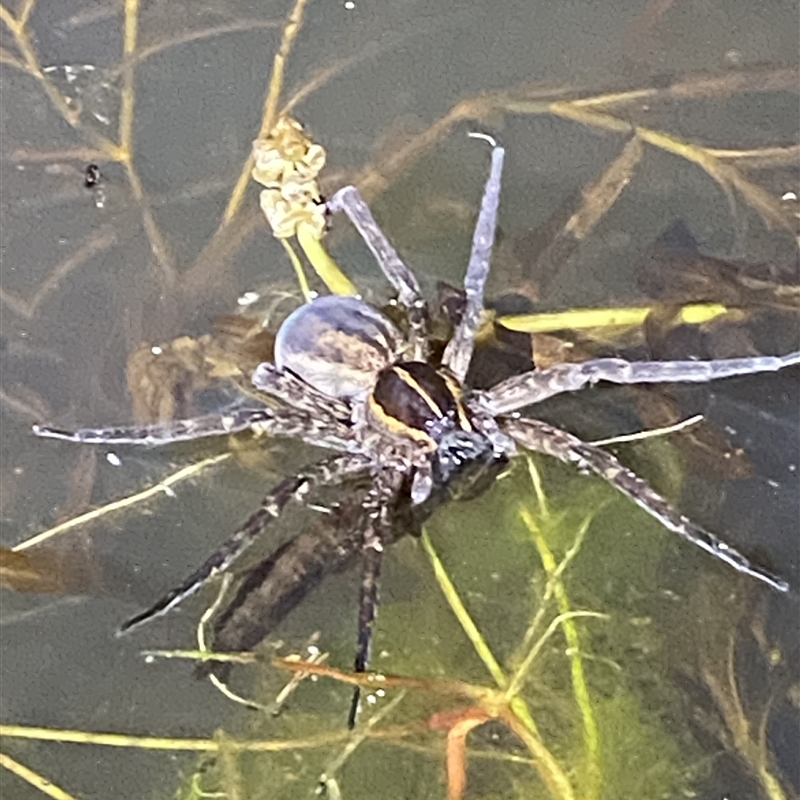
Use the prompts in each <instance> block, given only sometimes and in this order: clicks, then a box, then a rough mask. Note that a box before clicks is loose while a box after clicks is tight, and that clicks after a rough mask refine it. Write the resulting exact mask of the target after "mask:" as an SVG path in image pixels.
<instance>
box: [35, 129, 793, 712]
mask: <svg viewBox="0 0 800 800" xmlns="http://www.w3.org/2000/svg"><path fill="white" fill-rule="evenodd" d="M486 138H488V137H486ZM490 141H491V140H490ZM491 144H492V166H491V173H490V176H489V179H488V181H487V183H486V188H485V191H484V196H483V200H482V203H481V210H480V215H479V218H478V222H477V225H476V227H475V233H474V236H473V243H472V253H471V256H470V260H469V264H468V266H467V272H466V277H465V279H464V295H465V302H464V303H463V306H462V307H460V308H459V310H458V312H457V314H458V315H459V317H458V318H457V319H456V320H454V322H455V331H454V333H453V336H452V338H451V339H450V341H449V343H448V344H447V346H446V348H445V349H444V353H443V354H442V356H441V358H440V359H434V357H433V356H432V355H431V341H430V335H429V323H430V316H429V313H428V307H427V304H426V302H425V300H424V299H423V298H422V296H421V294H420V287H419V284H418V283H417V279H416V278H415V277H414V275H413V273H412V272H411V271H410V270H409V269H408V268H407V267H406V266H405V264H403V262H402V261H401V260H400V258H399V257H398V255H397V253H396V252H395V250H394V248H393V247H392V246H391V244H389V242H388V240H387V239H386V237H385V236H384V235H383V233H382V232H381V230H380V229H379V228H378V225H377V224H376V222H375V220H374V219H373V217H372V214H371V212H370V210H369V208H368V207H367V205H366V203H365V202H364V201H363V199H362V198H361V196H360V195H359V193H358V191H357V190H356V189H355V188H354V187H352V186H347V187H345V188H344V189H341V190H340V191H338V192H337V193H336V194H335V195H334V196H333V197H332V198H331V200H330V201H329V202H328V209H329V210H330V211H332V212H336V211H340V210H341V211H344V212H345V214H347V216H348V217H349V218H350V220H351V221H352V223H353V224H354V225H355V227H356V228H357V229H358V231H359V233H360V234H361V236H362V237H363V238H364V240H365V241H366V243H367V244H368V246H369V247H370V249H371V250H372V252H373V254H374V256H375V258H376V260H377V261H378V263H379V265H380V267H381V269H382V270H383V272H384V274H385V275H386V277H387V278H388V280H389V281H390V283H391V284H392V286H394V288H395V290H396V291H397V302H398V304H399V305H400V306H401V307H402V308H403V309H405V312H406V315H407V316H406V319H407V324H406V331H405V333H404V332H402V331H401V330H400V329H399V328H398V327H397V326H396V325H395V324H394V323H393V322H391V321H390V320H389V319H387V318H386V317H385V316H384V315H383V314H382V313H380V312H379V311H378V310H376V309H375V308H373V307H372V306H370V305H368V304H366V303H364V302H363V301H361V300H360V299H358V298H356V297H338V296H329V297H320V298H318V299H316V300H314V301H313V302H311V303H308V304H307V305H304V306H302V307H300V308H298V309H297V310H296V311H294V312H293V313H292V314H291V315H290V316H289V317H288V318H287V319H286V321H285V322H284V323H283V325H282V326H281V328H280V330H279V331H278V334H277V337H276V341H275V363H274V364H271V363H262V364H259V366H258V367H257V368H256V370H255V371H254V372H253V375H252V383H253V385H254V386H255V388H256V389H258V390H259V391H260V392H262V393H263V395H264V399H265V404H262V405H259V406H257V407H255V406H254V405H253V404H252V403H251V405H250V407H246V408H238V409H237V410H235V411H232V412H231V413H227V414H212V415H206V416H203V417H199V418H196V419H189V420H177V421H172V422H165V423H161V424H157V425H151V426H147V427H141V428H129V427H124V428H101V429H91V428H87V429H82V430H78V431H75V432H65V431H60V430H56V429H54V428H46V427H39V426H37V427H35V428H34V430H35V432H36V433H37V434H38V435H40V436H49V437H53V438H58V439H66V440H68V441H73V442H84V443H92V444H103V443H113V444H148V445H161V444H167V443H170V442H177V441H183V440H188V439H196V438H199V437H202V436H214V435H223V434H230V433H236V432H239V431H244V430H251V431H255V432H258V433H263V434H267V435H269V436H285V437H293V438H297V439H302V440H303V441H305V442H308V443H310V444H313V445H317V446H320V447H324V448H327V449H329V450H332V451H333V455H331V456H330V457H328V458H325V459H323V460H321V461H319V462H317V463H315V464H311V465H309V466H308V467H306V468H305V469H303V470H302V471H301V472H300V473H299V474H297V475H292V476H289V477H287V478H284V479H283V480H282V481H281V482H280V483H278V485H277V486H275V487H274V488H273V489H272V490H271V491H270V492H269V493H268V494H267V496H266V497H265V498H264V500H263V501H262V503H261V506H260V507H259V509H258V510H257V511H256V512H255V513H254V514H253V515H252V516H250V518H249V519H247V520H246V521H245V523H244V524H243V525H242V527H241V528H239V530H237V531H236V532H235V533H234V534H233V535H232V536H231V537H230V538H229V539H228V540H227V541H226V542H225V543H224V544H223V545H222V546H221V547H220V548H219V550H217V552H216V553H214V554H213V555H212V556H211V557H209V558H208V559H207V560H206V561H205V562H204V563H203V564H202V565H201V566H200V567H199V568H198V569H197V570H196V571H195V572H194V573H192V574H191V575H190V576H189V577H188V578H187V579H186V580H185V581H184V582H183V583H182V584H181V585H180V586H178V587H177V588H175V589H172V590H171V591H170V592H168V593H167V594H166V595H164V597H162V598H161V599H160V600H158V601H157V602H156V603H154V604H153V605H152V606H151V607H150V608H149V609H147V610H146V611H143V612H142V613H140V614H138V615H137V616H135V617H133V618H132V619H130V620H129V621H128V622H126V623H125V624H124V625H123V626H122V628H121V632H124V631H129V630H131V629H132V628H134V627H136V626H138V625H140V624H142V623H144V622H146V621H147V620H150V619H152V618H153V617H156V616H159V615H161V614H164V613H166V612H167V611H169V610H170V609H171V608H174V607H175V606H176V605H178V603H180V602H181V601H182V600H184V599H185V598H186V597H188V596H189V595H191V594H193V593H194V592H196V591H197V590H198V589H199V588H200V587H201V586H202V585H203V584H204V583H205V582H206V581H207V580H208V579H209V578H210V577H212V576H214V575H216V574H218V573H220V572H222V571H224V570H227V569H228V568H229V567H230V566H231V565H232V564H233V563H234V562H235V561H236V560H237V559H238V558H239V557H240V556H241V555H242V553H243V552H244V551H245V550H246V549H247V548H249V547H250V545H251V544H252V543H253V542H254V541H255V540H256V538H257V537H258V536H259V535H260V534H261V533H262V531H263V530H264V529H265V527H267V526H268V525H269V523H270V522H272V521H273V520H274V519H275V518H277V517H278V516H279V515H280V514H281V512H282V511H283V509H284V508H285V507H286V506H287V504H288V503H290V502H291V501H297V502H303V501H306V500H307V499H308V498H309V496H310V495H311V493H312V492H313V491H314V490H315V489H319V488H320V487H325V486H345V487H346V492H345V491H344V490H342V491H341V494H342V497H343V499H342V501H341V503H340V504H339V506H338V507H336V508H334V509H333V510H332V515H331V519H330V523H331V524H330V525H315V526H313V527H312V528H310V529H308V530H306V531H304V532H302V533H300V534H299V535H298V536H297V537H295V538H294V539H293V540H291V541H289V542H287V543H286V544H284V545H282V546H281V547H280V548H279V549H278V550H276V551H275V552H274V553H273V554H272V555H271V556H270V557H269V558H268V559H267V560H266V561H264V562H262V563H261V564H260V565H258V566H257V567H256V568H255V569H254V570H253V571H252V572H251V573H250V574H249V575H248V576H247V577H246V578H245V580H244V583H243V585H242V586H241V588H240V589H239V592H238V593H237V595H236V597H235V598H234V600H233V602H232V603H231V604H230V605H229V606H228V608H227V609H226V610H224V611H223V612H222V613H221V614H220V615H219V616H218V617H217V619H216V621H215V623H214V647H215V649H216V650H218V651H233V650H240V649H248V648H252V647H254V646H255V645H256V644H257V643H258V642H259V641H260V640H261V639H262V638H263V637H264V636H265V635H266V634H267V633H268V632H269V631H270V630H271V629H272V628H273V627H274V626H275V625H276V624H277V623H278V622H280V620H281V619H282V618H283V617H284V616H285V615H286V614H287V613H288V612H289V611H290V610H291V609H292V608H293V607H294V606H296V605H297V603H298V602H300V601H301V600H302V598H303V597H304V596H305V595H306V594H307V592H308V591H310V589H312V588H313V587H314V586H315V585H316V584H318V583H319V582H320V581H321V580H322V579H323V578H324V577H325V576H326V575H327V574H330V573H331V572H334V571H337V570H340V569H344V568H345V567H346V566H348V565H349V564H350V563H352V561H353V558H354V556H355V555H357V554H358V553H361V554H362V557H363V565H364V567H363V569H364V572H363V581H362V586H361V597H360V602H359V614H358V646H357V651H356V659H355V669H356V670H357V671H364V670H365V669H366V667H367V663H368V656H369V646H370V639H371V631H372V623H373V620H374V618H375V610H376V605H377V598H378V588H377V583H378V575H379V572H380V565H381V558H382V554H383V551H384V549H385V547H386V546H387V545H388V544H390V543H391V542H392V541H394V540H395V539H396V538H398V537H399V536H401V535H402V534H403V533H405V532H409V531H411V532H413V531H414V530H415V529H416V528H417V527H418V525H419V523H420V522H421V521H422V520H424V519H425V517H426V516H427V515H429V514H430V512H431V511H432V510H433V509H434V508H435V507H436V506H438V505H440V504H441V503H443V502H446V501H448V500H450V499H459V498H463V497H472V496H475V495H476V494H478V493H480V492H481V491H482V490H483V489H484V488H485V487H486V486H487V485H488V484H490V483H491V481H492V480H493V479H494V477H495V476H496V475H497V473H498V472H499V471H500V470H501V469H502V468H503V467H504V466H505V465H506V463H507V462H508V459H510V458H513V457H514V456H515V454H516V453H517V452H518V448H519V447H522V448H526V449H528V450H533V451H537V452H540V453H545V454H547V455H550V456H553V457H554V458H557V459H559V460H561V461H564V462H566V463H569V464H573V465H575V466H576V467H577V468H578V469H580V470H581V471H584V472H594V473H596V474H598V475H600V476H601V477H603V478H604V479H605V480H607V481H608V482H609V483H610V484H611V485H612V486H614V487H615V488H616V489H618V490H619V491H621V492H622V493H624V494H625V495H627V496H628V497H630V498H631V499H632V500H633V501H634V502H636V503H637V504H638V505H639V506H641V507H642V508H643V509H644V510H645V511H646V512H647V513H649V514H651V515H652V516H653V517H655V518H656V519H657V520H659V521H660V522H661V523H662V524H663V525H664V526H665V527H667V528H668V529H669V530H671V531H673V532H674V533H676V534H678V535H679V536H681V537H682V538H684V539H685V540H686V541H687V542H689V543H691V544H693V545H695V546H697V547H701V548H702V549H703V550H705V551H706V552H708V553H710V554H711V555H713V556H714V557H716V558H718V559H721V560H723V561H725V562H726V563H727V564H729V565H730V566H732V567H733V568H734V569H736V570H738V571H739V572H742V573H745V574H747V575H750V576H752V577H753V578H756V579H758V580H760V581H763V582H764V583H766V584H767V585H769V586H771V587H772V588H774V589H777V590H779V591H782V592H785V591H787V590H788V585H787V583H786V582H785V581H784V580H782V579H781V578H779V577H776V576H775V575H773V574H772V573H770V572H768V571H767V570H765V569H762V568H761V567H758V566H756V565H754V564H752V563H751V562H750V561H749V560H748V559H747V558H746V557H745V556H744V555H742V554H741V553H739V552H738V551H737V550H735V549H734V548H733V547H731V546H730V545H728V544H727V543H725V542H724V541H723V540H722V539H720V538H719V537H717V536H716V535H715V534H713V533H709V532H708V531H706V530H704V529H703V528H701V527H699V526H698V525H696V524H695V523H693V522H692V521H691V520H689V519H687V518H686V517H685V516H683V515H682V514H681V513H680V512H678V511H677V510H675V509H674V508H672V506H670V504H669V503H668V502H667V501H666V500H665V499H664V498H662V497H661V496H660V495H658V494H657V493H656V492H654V491H653V490H652V489H651V488H650V487H649V486H648V485H647V484H646V483H645V482H644V481H642V480H641V479H640V478H638V477H637V476H636V475H634V473H633V472H631V471H630V470H629V469H627V468H626V467H624V466H623V465H622V464H621V463H620V462H619V461H617V459H616V458H615V457H614V456H613V455H611V454H610V453H608V452H606V451H605V450H603V449H601V448H600V447H597V446H595V445H591V444H587V443H586V442H583V441H581V440H580V439H578V438H577V437H575V436H573V435H572V434H570V433H567V432H566V431H563V430H560V429H558V428H555V427H553V426H551V425H548V424H547V423H544V422H541V421H539V420H537V419H535V418H533V417H523V416H520V414H519V413H518V412H519V411H520V410H521V409H524V408H527V407H528V406H532V405H534V404H536V403H539V402H541V401H542V400H545V399H546V398H548V397H552V396H553V395H557V394H560V393H562V392H572V391H577V390H578V389H581V388H583V387H585V386H587V385H591V384H595V383H598V382H600V381H606V382H611V383H619V384H632V383H658V382H690V383H701V382H706V381H710V380H715V379H717V378H725V377H729V376H732V375H746V374H751V373H757V372H770V371H775V370H779V369H783V368H784V367H788V366H790V365H796V364H800V352H794V353H790V354H788V355H785V356H763V357H755V358H735V359H725V360H718V361H668V362H636V363H631V362H627V361H623V360H622V359H617V358H603V359H597V360H593V361H587V362H584V363H579V364H575V363H568V364H558V365H556V366H553V367H550V368H547V369H540V370H532V371H529V372H525V373H523V374H521V375H517V376H515V377H512V378H509V379H507V380H503V381H501V382H500V383H498V384H496V385H495V386H493V387H492V388H490V389H489V390H487V391H477V390H470V389H469V388H467V387H465V385H464V380H465V377H466V374H467V370H468V368H469V365H470V361H471V359H472V354H473V349H474V340H475V334H476V332H477V330H478V325H479V322H480V318H481V314H482V312H483V308H484V304H483V289H484V284H485V282H486V278H487V275H488V272H489V261H490V256H491V251H492V245H493V240H494V232H495V226H496V218H497V208H498V205H499V200H500V178H501V173H502V166H503V156H504V151H503V149H502V148H501V147H498V146H497V145H495V143H494V142H493V141H491ZM266 403H269V405H266ZM200 670H201V672H208V671H213V672H214V673H216V674H217V675H219V676H222V677H224V676H226V675H227V671H228V665H226V664H224V663H217V664H212V665H211V666H207V665H203V666H201V667H200ZM357 701H358V695H357V694H356V698H355V700H354V703H353V706H352V708H351V714H350V724H351V725H352V724H353V723H354V721H355V715H356V709H357Z"/></svg>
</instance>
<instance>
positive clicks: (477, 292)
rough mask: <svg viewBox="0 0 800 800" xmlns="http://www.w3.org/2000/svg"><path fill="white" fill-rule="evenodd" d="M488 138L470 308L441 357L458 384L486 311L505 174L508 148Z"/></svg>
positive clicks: (468, 283) (467, 285)
mask: <svg viewBox="0 0 800 800" xmlns="http://www.w3.org/2000/svg"><path fill="white" fill-rule="evenodd" d="M481 136H482V135H481ZM485 138H486V139H488V140H489V142H490V143H491V145H492V167H491V171H490V173H489V178H488V180H487V181H486V188H485V189H484V190H483V199H482V200H481V211H480V214H479V215H478V222H477V223H476V225H475V232H474V233H473V235H472V252H471V253H470V257H469V265H468V266H467V273H466V275H465V277H464V291H465V293H466V295H467V307H466V309H465V310H464V316H463V317H462V318H461V322H460V323H459V324H458V327H457V328H456V330H455V333H454V334H453V338H452V339H451V340H450V342H449V343H448V345H447V347H446V348H445V351H444V356H443V358H442V363H443V364H444V366H446V367H448V368H449V369H450V371H451V372H452V373H453V375H454V376H455V377H456V378H457V380H458V381H459V383H463V382H464V378H465V377H466V375H467V370H468V369H469V362H470V360H471V359H472V350H473V347H474V343H475V342H474V340H475V333H476V332H477V330H478V325H479V324H480V319H481V313H482V312H483V288H484V286H485V285H486V278H487V277H488V275H489V267H490V262H491V257H492V246H493V244H494V232H495V228H496V227H497V208H498V206H499V205H500V181H501V177H502V174H503V158H504V156H505V150H503V148H502V147H499V146H498V145H497V144H496V143H495V142H494V140H493V139H491V138H489V137H488V136H487V137H485Z"/></svg>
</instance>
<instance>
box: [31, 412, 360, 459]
mask: <svg viewBox="0 0 800 800" xmlns="http://www.w3.org/2000/svg"><path fill="white" fill-rule="evenodd" d="M246 430H252V431H253V432H254V433H257V434H265V435H268V436H286V437H290V438H299V439H302V440H303V441H304V442H307V443H308V444H312V445H315V446H317V447H326V448H328V449H331V450H349V451H352V450H354V449H356V448H354V444H353V442H354V440H353V437H352V435H351V431H350V427H349V425H347V424H345V423H344V422H341V421H340V420H338V419H336V418H334V417H333V416H331V415H328V414H326V413H324V410H322V409H318V410H317V412H316V413H311V411H306V410H305V409H304V408H302V407H295V408H274V409H273V408H266V407H261V408H258V409H255V408H241V409H237V410H235V411H231V412H230V413H226V414H205V415H203V416H200V417H195V418H194V419H178V420H169V421H168V422H157V423H155V424H153V425H142V426H136V425H133V426H130V427H125V426H122V427H111V428H79V429H78V430H76V431H66V430H61V429H59V428H50V427H48V426H45V425H34V426H33V432H34V434H36V436H41V437H43V438H47V439H61V440H63V441H67V442H78V443H81V444H123V445H147V446H150V447H156V446H160V445H165V444H173V443H175V442H188V441H192V440H194V439H200V438H203V437H206V436H225V435H228V434H234V433H241V432H242V431H246Z"/></svg>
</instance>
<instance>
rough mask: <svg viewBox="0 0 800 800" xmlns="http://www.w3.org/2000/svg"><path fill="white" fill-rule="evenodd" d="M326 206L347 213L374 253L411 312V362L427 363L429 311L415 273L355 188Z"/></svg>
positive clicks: (332, 199)
mask: <svg viewBox="0 0 800 800" xmlns="http://www.w3.org/2000/svg"><path fill="white" fill-rule="evenodd" d="M327 206H328V210H329V211H331V212H336V211H344V213H345V214H346V215H347V216H348V218H349V219H350V221H351V222H352V223H353V225H354V226H355V228H356V230H357V231H358V232H359V233H360V234H361V238H362V239H363V240H364V241H365V242H366V244H367V246H368V247H369V249H370V250H371V251H372V255H373V256H374V257H375V260H376V261H377V262H378V265H379V266H380V268H381V270H383V274H384V275H385V276H386V278H387V279H388V281H389V283H391V284H392V286H393V287H394V288H395V290H396V291H397V299H398V300H399V301H400V303H401V304H402V305H404V306H405V307H406V308H407V309H408V323H409V329H410V330H409V343H410V345H411V354H410V358H411V360H412V361H425V360H426V359H427V357H428V336H427V329H428V309H427V305H426V303H425V300H424V299H423V298H422V295H421V293H420V286H419V282H418V281H417V279H416V277H415V276H414V273H413V272H412V271H411V270H410V269H409V268H408V267H407V266H406V265H405V264H404V263H403V262H402V260H401V259H400V256H398V255H397V251H396V250H395V249H394V247H392V245H391V244H390V242H389V240H388V239H387V238H386V236H385V234H384V233H383V231H382V230H381V229H380V227H379V226H378V223H377V222H376V221H375V218H374V217H373V216H372V212H371V211H370V210H369V206H368V205H367V203H366V201H365V200H364V198H363V197H361V194H360V193H359V191H358V189H356V187H355V186H345V187H343V188H342V189H339V191H338V192H336V194H335V195H334V196H333V197H332V198H331V199H330V200H329V201H328V204H327Z"/></svg>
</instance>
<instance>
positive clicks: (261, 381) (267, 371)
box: [251, 361, 352, 422]
mask: <svg viewBox="0 0 800 800" xmlns="http://www.w3.org/2000/svg"><path fill="white" fill-rule="evenodd" d="M251 380H252V382H253V386H255V388H256V389H258V390H259V391H261V392H264V393H265V394H268V395H270V396H271V397H275V398H277V399H278V400H280V401H281V402H282V403H284V404H286V405H287V406H289V407H290V408H297V409H300V410H301V411H304V412H306V413H307V414H312V415H316V416H319V415H320V414H327V415H328V416H330V417H331V419H333V420H345V421H347V422H349V421H350V417H351V416H352V411H351V409H350V405H349V404H348V403H345V402H344V401H343V400H337V399H336V398H335V397H329V396H328V395H327V394H323V393H322V392H320V391H318V390H317V389H315V388H314V387H313V386H311V385H310V384H308V383H306V382H305V381H304V380H301V379H300V378H298V377H297V376H296V375H294V374H293V373H291V372H287V371H283V372H282V371H281V370H279V369H278V368H277V367H276V366H275V365H274V364H271V363H270V362H268V361H265V362H262V363H261V364H259V365H258V366H257V367H256V368H255V370H254V372H253V375H252V377H251Z"/></svg>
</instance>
